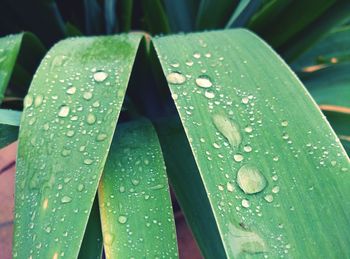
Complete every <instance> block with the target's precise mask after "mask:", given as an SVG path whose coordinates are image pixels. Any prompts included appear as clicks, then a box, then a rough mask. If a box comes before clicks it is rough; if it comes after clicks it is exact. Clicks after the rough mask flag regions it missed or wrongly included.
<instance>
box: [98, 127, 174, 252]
mask: <svg viewBox="0 0 350 259" xmlns="http://www.w3.org/2000/svg"><path fill="white" fill-rule="evenodd" d="M98 193H99V202H100V210H101V220H102V230H103V239H104V247H105V252H106V256H107V258H130V257H133V258H155V257H158V258H177V257H178V253H177V246H176V233H175V226H174V219H173V214H172V206H171V200H170V195H169V189H168V182H167V177H166V173H165V167H164V162H163V158H162V153H161V150H160V146H159V143H158V139H157V135H156V133H155V131H154V129H153V127H152V126H151V125H150V123H149V122H147V121H137V122H132V123H128V124H120V125H118V132H117V134H116V136H115V138H114V140H113V144H112V147H111V152H110V154H109V156H108V160H107V163H106V166H105V169H104V173H103V175H102V180H101V183H100V186H99V192H98Z"/></svg>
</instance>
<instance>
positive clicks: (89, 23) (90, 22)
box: [84, 0, 104, 35]
mask: <svg viewBox="0 0 350 259" xmlns="http://www.w3.org/2000/svg"><path fill="white" fill-rule="evenodd" d="M84 8H85V28H86V33H87V34H88V35H97V34H101V33H102V32H104V28H103V26H104V24H103V16H102V8H101V6H100V4H99V3H98V1H97V0H84Z"/></svg>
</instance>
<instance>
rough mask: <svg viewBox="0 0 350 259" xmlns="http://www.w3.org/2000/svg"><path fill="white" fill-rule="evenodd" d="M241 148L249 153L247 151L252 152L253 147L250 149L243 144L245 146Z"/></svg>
mask: <svg viewBox="0 0 350 259" xmlns="http://www.w3.org/2000/svg"><path fill="white" fill-rule="evenodd" d="M243 150H244V151H245V152H247V153H249V152H252V150H253V149H252V147H251V146H249V145H245V146H244V147H243Z"/></svg>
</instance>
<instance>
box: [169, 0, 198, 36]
mask: <svg viewBox="0 0 350 259" xmlns="http://www.w3.org/2000/svg"><path fill="white" fill-rule="evenodd" d="M163 2H164V6H165V9H166V13H167V16H168V17H169V22H170V25H171V28H172V31H173V32H190V31H193V28H194V22H195V17H196V16H195V10H196V7H197V6H196V3H195V2H196V1H193V0H191V1H188V0H177V1H173V0H164V1H163Z"/></svg>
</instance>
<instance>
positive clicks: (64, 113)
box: [58, 105, 70, 117]
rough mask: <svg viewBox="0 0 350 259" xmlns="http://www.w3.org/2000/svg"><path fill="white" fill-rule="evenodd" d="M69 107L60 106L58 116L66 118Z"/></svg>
mask: <svg viewBox="0 0 350 259" xmlns="http://www.w3.org/2000/svg"><path fill="white" fill-rule="evenodd" d="M69 110H70V109H69V107H68V106H67V105H62V106H61V107H60V109H59V111H58V116H60V117H67V116H68V114H69Z"/></svg>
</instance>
